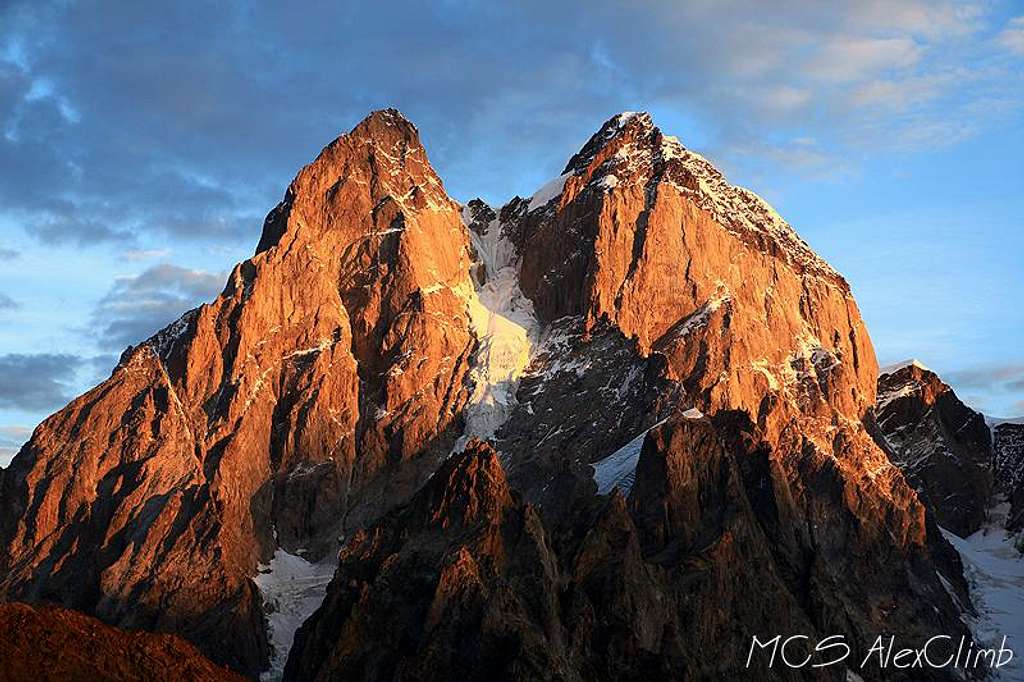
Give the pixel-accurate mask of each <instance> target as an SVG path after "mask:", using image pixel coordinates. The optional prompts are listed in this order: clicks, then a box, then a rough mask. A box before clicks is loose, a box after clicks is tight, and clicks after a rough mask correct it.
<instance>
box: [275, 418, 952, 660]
mask: <svg viewBox="0 0 1024 682" xmlns="http://www.w3.org/2000/svg"><path fill="white" fill-rule="evenodd" d="M769 450H770V448H769V446H767V444H765V443H764V442H763V441H761V440H760V439H759V433H758V431H757V429H756V427H755V426H754V425H753V424H751V423H750V422H749V420H746V418H745V417H743V416H741V415H738V414H737V413H730V414H723V415H722V416H721V417H720V418H716V419H715V420H709V419H706V418H686V417H683V418H681V419H672V420H670V421H669V422H668V423H666V424H664V425H661V426H658V427H656V428H654V429H653V430H651V432H650V433H649V435H648V437H647V439H646V441H645V443H644V447H643V453H642V455H641V460H640V465H639V468H638V471H637V481H636V485H635V487H634V489H633V492H632V493H631V494H630V497H629V499H628V500H627V499H626V498H624V497H623V496H622V494H621V493H619V492H615V493H614V494H613V495H612V496H610V497H604V498H593V497H591V498H578V499H577V505H576V506H575V507H574V509H573V510H572V513H570V514H567V515H566V517H565V522H564V523H563V524H561V526H560V528H559V529H557V530H553V529H551V528H550V527H548V526H546V525H545V523H544V522H543V521H542V520H541V517H540V516H539V515H538V514H537V513H536V511H535V510H534V508H533V507H532V506H530V505H529V504H525V503H524V502H522V500H521V499H520V497H519V496H518V494H516V493H514V492H512V491H510V489H509V486H508V484H507V482H506V480H505V477H504V475H503V474H502V468H501V465H500V463H499V459H498V457H497V456H496V455H495V454H494V453H493V451H491V449H490V448H488V447H487V446H485V445H483V444H481V443H479V442H474V443H472V444H471V445H470V448H469V450H468V451H467V452H466V453H464V454H462V455H458V456H456V457H453V459H452V461H450V462H449V463H448V464H447V465H445V467H444V468H442V469H441V470H440V471H439V472H438V475H437V476H436V477H435V479H434V480H432V481H431V482H430V483H429V484H428V485H427V487H426V488H425V489H424V490H423V491H421V492H420V493H418V494H417V496H416V497H415V498H414V499H413V501H412V502H411V503H410V505H409V506H408V507H406V508H404V509H402V510H400V511H397V512H394V513H393V514H391V515H389V516H387V517H386V518H385V519H383V520H382V521H381V522H379V523H378V524H376V525H375V526H373V527H371V528H370V529H368V530H367V531H365V532H362V533H360V534H358V535H357V536H356V537H355V538H353V540H352V541H351V542H350V543H349V545H347V546H346V548H345V549H344V551H343V552H342V555H341V562H340V564H339V568H338V571H337V573H336V574H335V578H334V581H333V582H332V584H331V586H330V588H329V591H328V597H327V599H326V600H325V602H324V604H323V606H322V607H321V608H320V609H319V610H318V611H317V612H316V614H315V615H314V616H313V617H312V618H311V619H310V620H309V621H307V623H306V624H305V625H304V626H303V627H302V629H301V630H300V632H299V634H298V636H297V638H296V645H295V647H294V648H293V650H292V653H291V656H290V657H289V660H288V665H287V668H286V679H294V680H329V679H338V678H339V677H346V678H351V679H361V680H392V679H397V680H405V679H410V680H411V679H415V680H450V679H468V680H527V679H528V680H623V679H626V680H634V679H635V680H641V679H652V678H653V679H694V680H713V679H726V678H728V679H747V678H748V677H749V678H750V679H766V676H767V675H769V674H770V675H772V679H778V680H807V679H815V680H845V679H846V674H845V670H844V669H842V668H841V667H835V668H826V669H811V668H808V669H805V670H791V669H787V668H785V667H776V668H774V669H773V670H772V672H771V673H769V672H768V668H767V660H766V659H765V660H760V661H758V660H755V661H754V662H753V664H752V668H751V669H749V670H748V669H747V668H746V660H747V655H748V649H749V645H750V637H751V635H752V634H754V633H757V634H761V633H778V632H800V633H807V634H808V635H810V636H812V637H813V636H814V634H815V633H818V634H823V633H826V632H827V633H830V634H832V633H842V634H844V635H846V636H847V637H848V638H849V639H848V641H850V642H853V643H857V644H858V645H862V644H863V643H865V642H868V643H869V644H868V646H869V645H870V641H871V640H873V638H874V636H875V634H874V633H875V632H877V631H879V630H877V629H878V628H883V629H884V628H889V627H896V628H899V629H898V630H897V631H898V632H900V633H901V636H906V637H907V638H908V639H911V640H914V641H917V640H922V639H923V638H926V637H927V636H928V634H929V630H928V629H927V628H926V627H922V622H921V618H920V613H919V609H920V608H921V607H922V605H924V604H927V603H929V602H930V601H931V600H936V601H939V602H941V600H942V599H943V598H945V597H946V592H945V589H944V588H943V586H942V584H941V583H940V582H939V580H938V579H937V578H936V577H935V576H934V574H932V575H931V577H930V578H929V577H928V576H927V574H921V575H918V576H913V577H912V576H907V575H903V574H901V573H895V574H894V573H893V572H892V571H891V570H889V569H888V568H887V567H888V566H890V565H892V564H893V563H897V564H900V563H902V562H904V561H906V560H907V558H908V557H907V555H905V554H904V553H903V551H902V550H900V549H898V548H896V547H894V546H893V545H892V544H891V542H890V540H889V538H888V536H887V535H886V534H885V533H884V532H881V533H879V532H877V531H878V529H879V526H878V525H876V526H875V527H874V528H872V529H864V528H862V527H860V526H859V524H858V523H856V522H855V521H853V520H852V519H851V523H849V525H846V524H845V523H844V524H841V525H838V526H834V527H833V528H831V529H830V539H831V542H830V543H829V545H828V546H827V547H823V548H821V551H820V552H818V553H815V554H810V553H807V552H806V551H804V550H803V548H802V547H801V542H800V540H799V539H798V537H799V536H800V535H802V534H803V533H806V532H807V531H805V530H802V527H801V526H796V525H793V524H791V523H790V519H791V518H792V516H793V515H794V514H799V513H801V512H800V511H799V510H798V509H796V508H795V507H794V504H793V499H792V498H791V497H789V495H790V494H791V493H792V490H791V489H790V488H789V482H788V481H785V480H784V479H783V477H782V475H781V472H780V471H779V470H778V469H777V468H775V467H773V465H772V463H771V457H770V453H769ZM819 478H820V480H819V481H818V483H819V486H822V487H823V488H825V489H826V490H827V495H828V496H830V497H832V498H833V501H834V502H838V498H840V497H842V496H843V495H844V494H848V491H845V490H844V485H843V482H842V479H841V477H840V476H839V475H838V472H833V473H832V475H828V474H825V473H822V474H821V475H820V477H819ZM865 502H867V501H865ZM878 511H883V510H881V509H880V510H878ZM819 520H822V519H819ZM863 533H867V534H869V535H874V539H873V540H872V546H873V549H875V550H877V553H872V554H871V555H870V557H869V558H865V559H864V560H863V561H858V562H851V561H843V560H841V557H842V556H847V558H848V555H847V554H846V552H847V548H848V547H849V546H850V544H851V543H852V544H862V542H863V539H860V538H856V536H857V535H860V534H863ZM880 570H881V571H884V573H885V574H886V576H887V578H886V580H888V581H891V582H892V584H891V587H892V588H893V589H894V590H899V593H900V594H902V596H903V599H902V600H898V601H891V600H890V599H882V600H879V598H878V594H877V593H876V592H875V591H874V590H873V589H872V587H871V586H873V585H877V583H878V579H877V577H871V576H872V574H873V573H875V572H877V571H880ZM922 577H923V578H925V579H924V580H918V579H917V578H922ZM845 581H854V583H855V584H856V585H857V586H858V587H857V588H856V590H855V591H854V592H851V591H849V590H847V589H843V588H841V586H840V583H841V582H845ZM960 582H961V583H962V581H960ZM959 589H961V590H962V589H964V585H962V584H961V585H960V586H959ZM753 595H756V598H752V596H753ZM944 619H945V620H944ZM932 625H933V626H934V627H948V628H951V631H953V632H960V631H962V630H963V626H962V624H961V623H960V622H959V620H958V619H957V616H956V614H949V613H945V614H940V616H939V619H938V620H937V621H933V622H932ZM858 672H859V673H861V674H862V675H864V676H865V678H866V679H930V678H928V677H927V675H925V676H923V677H922V676H921V674H920V673H919V672H915V675H916V676H915V675H911V676H907V677H902V678H901V677H898V676H897V677H894V676H893V673H892V672H891V671H886V672H884V674H883V671H879V670H872V669H871V668H870V667H869V668H867V669H865V670H859V669H858ZM897 675H898V673H897ZM751 676H752V677H751ZM934 678H935V679H943V677H942V673H936V674H935V676H934Z"/></svg>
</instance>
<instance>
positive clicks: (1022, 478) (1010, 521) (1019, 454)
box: [992, 422, 1024, 531]
mask: <svg viewBox="0 0 1024 682" xmlns="http://www.w3.org/2000/svg"><path fill="white" fill-rule="evenodd" d="M992 438H993V451H994V453H995V472H994V478H995V484H996V485H995V487H996V489H997V490H998V491H999V492H1000V493H1002V494H1003V495H1005V496H1006V498H1007V499H1008V500H1009V502H1010V515H1009V517H1008V518H1007V519H1006V527H1007V528H1008V529H1009V530H1011V531H1020V530H1024V424H1018V423H1014V422H1003V423H1002V424H996V425H995V426H994V427H993V428H992Z"/></svg>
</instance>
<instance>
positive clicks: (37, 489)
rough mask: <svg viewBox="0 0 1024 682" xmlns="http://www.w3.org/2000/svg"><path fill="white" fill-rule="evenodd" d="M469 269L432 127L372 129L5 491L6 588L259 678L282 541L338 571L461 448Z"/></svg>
mask: <svg viewBox="0 0 1024 682" xmlns="http://www.w3.org/2000/svg"><path fill="white" fill-rule="evenodd" d="M468 269H469V260H468V251H467V240H466V236H465V230H464V227H463V225H462V221H461V218H460V216H459V206H458V205H457V204H455V203H454V202H453V201H451V200H450V199H449V198H448V197H447V195H446V194H445V192H444V189H443V187H442V185H441V182H440V180H439V179H438V177H437V175H436V174H435V173H434V171H433V170H432V169H431V167H430V165H429V163H428V162H427V158H426V155H425V153H424V151H423V148H422V146H421V145H420V142H419V139H418V135H417V132H416V129H415V128H414V127H413V126H412V124H410V123H409V122H408V121H406V120H405V119H404V118H402V117H401V116H400V115H397V114H396V113H395V112H391V111H384V112H378V113H376V114H374V115H373V116H371V117H369V118H368V119H366V120H365V121H364V122H363V123H361V124H360V125H359V126H357V127H356V128H355V129H354V130H353V131H352V132H351V133H349V134H348V135H345V136H343V137H341V138H339V139H338V140H336V141H335V142H333V143H332V144H331V145H329V146H328V147H327V148H325V149H324V150H323V152H322V153H321V154H320V156H319V157H318V158H317V159H316V160H315V161H314V162H313V163H312V164H310V165H309V166H307V167H306V168H304V169H303V170H302V171H301V172H300V173H299V175H298V176H297V177H296V179H295V181H294V182H293V183H292V185H291V186H290V187H289V189H288V192H287V194H286V196H285V199H284V201H282V203H281V204H280V205H279V206H278V207H277V208H276V209H275V210H274V211H273V212H271V214H270V215H269V217H268V218H267V221H266V224H265V225H264V233H263V237H262V238H261V241H260V245H259V248H258V251H257V253H256V255H255V256H253V257H252V258H251V259H249V260H247V261H245V262H244V263H241V264H239V265H238V266H237V267H235V269H234V271H233V272H232V273H231V276H230V278H229V280H228V283H227V285H226V287H225V289H224V292H223V293H222V294H221V295H220V296H219V297H218V298H217V299H216V300H215V301H214V302H213V303H211V304H209V305H204V306H202V307H201V308H199V309H198V310H196V311H193V312H191V313H189V314H187V315H186V316H184V317H183V318H182V319H181V320H179V321H178V322H177V323H175V324H174V325H172V326H171V327H169V328H168V329H166V330H164V331H163V332H161V333H160V334H158V335H157V336H155V337H154V338H153V339H150V340H149V341H147V342H146V343H143V344H141V345H140V346H138V347H136V348H131V349H129V350H128V351H126V352H125V354H124V356H123V357H122V359H121V362H120V364H119V365H118V367H117V369H116V370H115V371H114V373H113V375H112V376H111V377H110V379H108V380H107V381H106V382H104V383H103V384H101V385H100V386H98V387H96V388H95V389H93V390H92V391H90V392H89V393H87V394H85V395H84V396H82V397H81V398H78V399H77V400H75V401H74V402H72V403H71V404H70V405H68V407H66V408H65V409H64V410H62V411H60V412H59V413H57V414H56V415H54V416H53V417H51V418H50V419H48V420H47V421H46V422H44V423H43V424H42V425H41V426H40V427H39V429H38V430H37V431H36V433H35V434H34V436H33V438H32V440H31V442H30V443H28V444H27V445H26V446H25V449H24V451H23V452H22V453H21V454H20V455H19V456H18V457H17V458H16V459H15V461H14V463H13V464H12V466H11V468H10V470H9V471H7V472H6V473H5V476H4V493H3V505H4V532H3V539H4V549H3V555H2V556H3V561H2V563H3V566H4V567H5V571H4V572H3V575H4V578H3V588H4V591H5V592H6V593H7V594H8V595H12V596H15V595H16V596H22V597H37V598H52V599H59V600H60V601H62V602H64V603H66V604H69V605H71V606H74V607H77V608H81V609H84V610H87V611H90V612H94V613H97V614H99V615H100V616H101V617H103V618H104V619H106V620H109V621H111V622H114V623H118V624H122V625H126V626H131V627H146V628H153V629H158V630H165V629H166V630H172V631H176V632H181V633H183V634H185V635H186V636H188V637H190V638H193V639H195V640H197V641H200V642H209V649H208V650H209V651H210V653H211V654H212V655H216V656H219V657H220V659H221V660H225V661H229V662H231V663H232V664H233V665H236V666H238V667H239V668H240V669H242V670H245V671H249V672H255V671H257V670H258V669H259V668H260V667H261V666H262V665H263V663H264V662H265V660H266V644H265V641H264V640H265V637H264V635H263V625H262V619H261V607H260V603H259V596H258V594H256V592H255V588H254V587H253V586H252V584H251V582H250V581H249V577H250V576H251V575H252V574H253V573H254V572H255V568H256V564H257V561H258V559H260V558H261V557H266V556H267V555H268V554H269V553H271V552H272V551H273V549H274V539H275V536H276V539H277V541H278V542H280V544H281V545H282V546H284V547H285V548H290V549H296V548H299V547H304V548H312V551H314V552H317V551H319V553H320V554H322V553H323V552H324V551H326V548H327V547H329V546H333V541H334V540H335V539H336V538H337V537H338V536H340V535H343V534H345V533H346V532H347V529H348V528H350V527H353V526H354V527H359V525H360V524H361V523H362V520H363V519H366V518H372V517H373V516H374V515H375V514H377V513H378V510H379V509H380V508H382V507H384V508H386V506H387V505H388V504H389V500H393V499H401V498H403V497H404V496H406V495H407V494H408V493H410V492H411V491H412V490H413V489H415V488H416V487H417V486H418V485H419V483H420V482H421V481H422V479H423V478H424V477H425V476H426V475H427V474H429V472H430V471H432V470H433V467H434V463H435V461H436V456H437V454H438V453H447V451H448V449H450V447H451V443H452V440H453V436H452V435H451V434H450V433H449V432H450V431H451V427H452V425H453V423H454V422H455V421H456V420H458V418H459V414H460V410H461V406H462V403H463V402H464V400H465V397H466V387H465V385H464V381H463V377H464V375H465V372H466V369H467V360H468V355H469V353H470V351H471V350H472V348H473V345H474V343H475V339H474V338H473V336H472V335H471V334H470V332H469V330H468V322H467V317H466V314H465V302H464V301H463V300H462V299H460V298H459V297H458V296H457V295H456V294H455V293H453V291H452V289H453V288H457V287H459V286H460V285H461V286H470V287H471V285H469V284H468V283H469V275H468ZM438 285H440V286H438ZM412 460H416V461H414V462H411V461H412ZM410 462H411V463H410ZM405 464H408V466H403V465H405ZM385 472H386V473H385ZM371 491H372V492H371ZM318 547H319V549H317V548H318Z"/></svg>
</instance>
